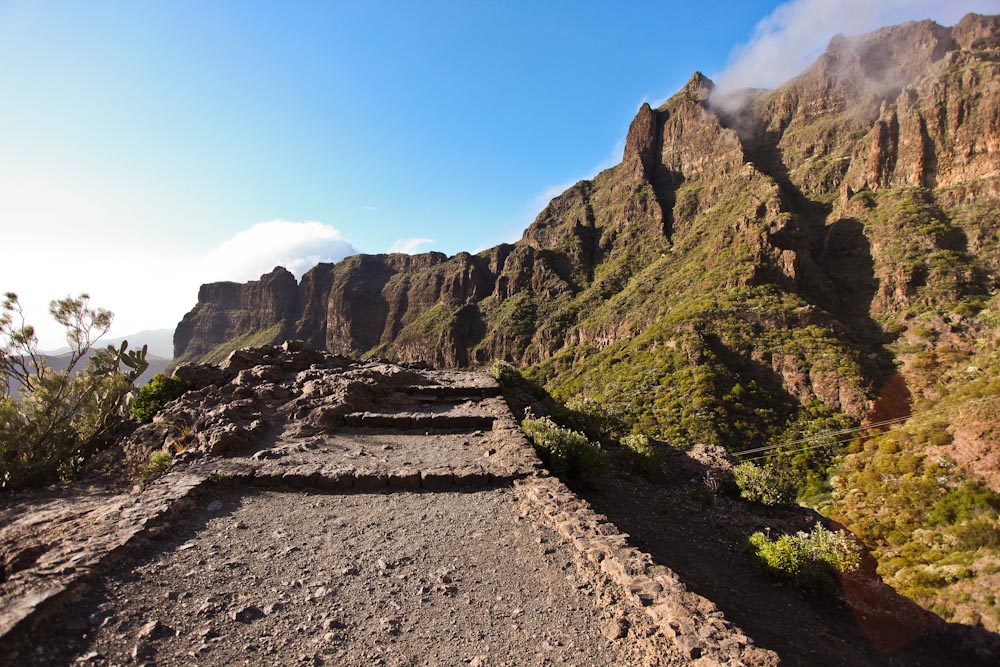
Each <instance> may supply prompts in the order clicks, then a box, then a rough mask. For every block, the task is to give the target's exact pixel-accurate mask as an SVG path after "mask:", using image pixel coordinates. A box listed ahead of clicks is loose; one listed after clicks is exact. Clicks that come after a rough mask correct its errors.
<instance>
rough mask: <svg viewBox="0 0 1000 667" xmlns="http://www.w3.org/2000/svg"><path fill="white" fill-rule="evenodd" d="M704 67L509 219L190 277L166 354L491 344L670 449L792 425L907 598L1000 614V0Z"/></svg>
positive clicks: (451, 363)
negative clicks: (615, 145)
mask: <svg viewBox="0 0 1000 667" xmlns="http://www.w3.org/2000/svg"><path fill="white" fill-rule="evenodd" d="M713 89H714V86H713V83H712V82H711V81H710V80H708V79H707V78H706V77H704V76H702V75H701V74H698V73H696V74H695V75H694V76H693V77H692V78H691V80H690V81H689V82H688V83H687V85H686V86H685V87H684V88H683V89H682V90H680V91H679V92H678V93H677V94H675V95H674V96H673V97H671V98H670V99H669V100H668V101H667V102H666V103H665V104H663V105H662V106H660V107H659V108H656V109H654V108H652V107H650V105H648V104H644V105H643V106H642V108H641V109H639V111H638V114H637V115H636V117H635V119H634V120H633V122H632V124H631V127H630V128H629V132H628V136H627V140H626V145H625V150H624V154H623V157H622V162H621V163H620V164H619V165H617V166H615V167H612V168H610V169H607V170H605V171H603V172H601V173H600V174H598V175H597V176H595V177H594V178H593V179H590V180H585V181H581V182H579V183H577V184H575V185H574V186H572V187H571V188H569V189H568V190H567V191H566V192H564V193H563V194H561V195H559V196H558V197H556V198H554V199H553V200H552V201H551V202H550V203H549V205H548V206H547V207H546V208H545V210H543V211H542V212H541V214H539V216H538V217H537V218H536V219H535V221H534V222H533V223H532V224H531V225H530V226H529V227H528V229H527V230H526V231H525V232H524V235H523V237H522V239H521V240H520V241H519V242H517V243H515V244H503V245H499V246H497V247H495V248H492V249H489V250H486V251H483V252H480V253H478V254H476V255H472V254H469V253H459V254H458V255H455V256H454V257H447V256H445V255H443V254H440V253H427V254H423V255H414V256H407V255H357V256H353V257H348V258H347V259H344V260H343V261H341V262H339V263H337V264H336V265H333V264H320V265H318V266H317V267H315V268H314V269H312V270H311V271H309V272H307V273H306V274H305V275H304V276H303V277H302V280H301V282H299V283H297V282H296V280H295V278H294V277H293V276H292V274H291V273H289V272H288V271H286V270H284V269H282V268H280V267H279V268H276V269H275V270H274V271H273V272H271V273H269V274H267V275H265V276H262V277H261V279H260V280H259V281H253V282H250V283H247V284H245V285H239V284H236V283H214V284H209V285H203V286H202V287H201V290H200V291H199V295H198V303H197V305H196V306H195V307H194V308H193V309H192V310H191V311H190V312H189V313H188V314H187V315H186V316H185V317H184V319H183V320H182V321H181V322H180V323H179V324H178V326H177V330H176V333H175V337H174V340H175V350H174V357H175V359H174V361H175V362H181V361H199V360H208V361H220V360H221V359H222V358H224V357H225V356H226V354H227V353H228V352H230V351H231V350H233V349H236V348H239V347H244V346H249V345H260V344H265V343H274V342H280V341H281V340H283V339H289V338H299V339H302V340H305V341H306V342H307V344H309V345H311V346H314V347H317V348H324V349H327V350H329V351H331V352H339V353H351V354H357V355H366V356H378V357H387V358H391V359H397V360H403V361H411V360H426V361H429V362H431V363H433V364H435V365H438V366H442V367H461V366H478V365H482V364H485V363H487V362H489V361H490V360H491V359H494V358H500V359H506V360H509V361H512V362H515V363H517V364H520V365H521V366H523V367H525V368H526V374H527V375H529V377H531V378H533V379H535V380H537V381H538V382H540V383H542V384H544V385H545V387H546V388H547V389H548V390H549V391H550V392H551V393H552V394H553V395H554V396H556V397H557V398H561V399H567V398H570V397H573V396H576V395H580V394H582V395H584V396H586V397H588V398H593V399H595V400H597V401H599V402H600V403H602V404H604V405H607V406H610V407H613V408H616V409H618V410H620V411H621V412H623V413H624V414H625V415H626V417H627V419H628V422H629V423H630V425H631V427H632V428H633V430H635V431H636V432H643V433H645V434H647V435H649V436H651V437H655V438H658V439H660V440H661V441H663V442H667V443H670V444H672V445H675V446H678V447H686V446H689V445H690V444H692V443H708V444H719V445H723V446H725V447H727V448H729V449H730V450H731V451H733V452H742V451H744V450H749V449H753V448H756V447H766V446H771V445H780V444H781V443H803V442H804V443H806V446H807V447H806V448H803V449H793V450H791V453H789V454H782V455H780V456H774V457H772V458H771V459H770V462H771V463H773V464H774V465H778V466H782V467H783V469H784V470H786V471H788V472H789V474H790V475H791V477H792V478H793V479H794V480H795V482H796V484H797V485H798V491H799V494H800V498H802V499H804V501H805V502H809V503H811V504H812V505H814V506H816V507H819V508H821V509H822V511H824V512H825V513H827V514H828V515H829V516H832V517H834V518H836V519H837V520H839V521H841V522H843V523H844V524H846V525H847V526H848V527H849V528H851V529H852V530H853V531H855V532H856V533H857V534H858V535H859V536H861V537H862V538H863V539H864V540H865V541H866V542H867V543H868V544H869V546H872V547H873V548H874V549H875V551H876V554H877V555H878V557H879V560H880V572H882V573H883V574H884V575H885V576H886V579H887V581H889V582H890V583H892V584H893V585H894V586H897V587H899V588H900V590H902V591H904V592H905V593H906V594H908V595H911V596H912V597H913V598H914V599H916V600H917V601H919V602H921V604H924V605H925V606H927V607H928V608H933V609H934V610H935V611H937V612H938V613H941V614H942V615H944V616H945V617H946V618H949V619H951V618H954V619H956V620H959V621H962V622H968V623H982V624H984V625H985V626H986V627H987V628H988V629H990V630H993V631H996V630H998V629H1000V602H998V600H997V599H996V597H995V595H994V594H993V593H994V592H995V590H996V587H995V585H989V583H988V581H987V580H986V579H984V580H983V581H987V583H986V584H984V585H982V586H974V585H971V583H970V578H972V579H973V580H974V577H975V576H978V575H976V573H978V572H982V573H983V575H982V576H984V577H986V576H987V573H988V572H990V571H991V570H990V569H989V568H991V567H992V568H993V569H994V570H995V566H991V565H989V562H992V561H990V559H996V560H997V561H998V562H1000V532H998V530H997V528H996V525H997V523H996V521H997V519H996V516H995V515H996V510H995V508H996V507H1000V496H997V495H996V493H994V492H996V491H1000V436H998V434H1000V386H998V383H997V379H996V378H998V377H1000V219H998V215H997V211H998V209H1000V17H996V16H978V15H968V16H966V17H965V18H963V19H962V21H961V22H960V23H959V24H957V25H956V26H954V27H952V28H948V27H943V26H940V25H937V24H936V23H934V22H932V21H919V22H911V23H906V24H903V25H899V26H894V27H889V28H884V29H882V30H878V31H876V32H874V33H871V34H867V35H861V36H855V37H843V36H838V37H836V38H834V39H833V40H831V42H830V44H829V46H828V47H827V49H826V51H825V52H824V53H823V54H822V55H821V56H820V57H819V58H818V60H817V61H816V62H815V63H814V64H813V65H812V66H811V67H810V68H809V69H808V70H806V71H805V72H804V73H802V74H801V75H800V76H798V77H796V78H794V79H792V80H791V81H789V82H787V83H786V84H784V85H783V86H781V87H780V88H778V89H776V90H766V91H764V90H754V91H747V92H746V93H745V94H744V95H743V96H742V100H743V106H741V107H740V108H738V109H734V108H732V107H731V106H730V105H729V104H728V103H727V104H726V105H724V106H722V105H717V104H716V103H715V98H714V96H713V92H714V91H713ZM731 99H732V98H727V102H728V101H731ZM911 412H912V413H913V418H912V419H906V418H907V416H909V415H910V414H911ZM892 419H896V420H898V421H897V422H894V423H896V424H897V426H896V427H894V428H893V429H892V430H890V431H887V432H886V433H885V435H878V436H877V437H873V436H871V434H869V435H868V436H865V435H864V433H857V432H855V431H844V432H848V433H856V438H855V439H854V441H853V442H850V440H851V436H848V437H847V438H841V439H840V440H836V441H834V440H833V439H829V441H830V442H832V443H833V444H823V442H824V441H823V440H822V439H821V438H820V436H821V435H822V434H823V433H829V432H831V431H836V429H837V426H838V425H840V428H841V429H842V428H844V426H845V425H849V426H857V425H859V424H866V423H869V424H870V423H873V422H878V423H881V422H886V421H888V420H892ZM888 425H889V424H886V426H887V427H888ZM874 433H876V434H877V433H879V431H875V432H874ZM817 442H818V443H819V444H816V443H817ZM835 445H836V446H835ZM986 487H989V488H991V489H992V490H993V491H992V492H991V491H989V490H988V489H987V488H986ZM991 494H992V495H991ZM991 507H992V508H994V509H989V508H991ZM956 508H962V509H961V510H959V509H956ZM990 512H993V514H991V513H990ZM991 522H992V523H991ZM977 549H982V551H977ZM948 568H952V570H949V569H948ZM955 568H958V569H955ZM958 570H961V573H959V574H954V572H958ZM953 571H954V572H953ZM990 576H992V575H990ZM995 582H996V579H994V583H995ZM991 591H992V592H991Z"/></svg>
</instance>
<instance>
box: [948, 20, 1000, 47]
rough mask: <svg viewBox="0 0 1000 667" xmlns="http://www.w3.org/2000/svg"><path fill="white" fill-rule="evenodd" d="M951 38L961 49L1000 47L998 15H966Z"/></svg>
mask: <svg viewBox="0 0 1000 667" xmlns="http://www.w3.org/2000/svg"><path fill="white" fill-rule="evenodd" d="M951 36H952V37H953V38H954V40H955V42H956V44H958V46H959V48H962V49H990V48H996V47H998V46H1000V15H998V16H983V15H982V14H966V15H965V16H964V17H962V20H961V21H959V22H958V23H957V24H956V25H955V27H954V28H952V29H951Z"/></svg>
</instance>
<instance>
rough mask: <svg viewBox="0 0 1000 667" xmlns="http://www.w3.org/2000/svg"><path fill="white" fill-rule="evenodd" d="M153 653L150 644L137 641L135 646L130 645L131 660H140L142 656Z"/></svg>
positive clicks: (146, 656) (145, 656)
mask: <svg viewBox="0 0 1000 667" xmlns="http://www.w3.org/2000/svg"><path fill="white" fill-rule="evenodd" d="M153 653H154V651H153V647H152V646H150V645H149V644H146V643H142V642H140V643H138V644H136V645H135V646H133V647H132V653H131V655H132V659H133V660H135V661H139V660H142V659H144V658H148V657H150V656H151V655H153Z"/></svg>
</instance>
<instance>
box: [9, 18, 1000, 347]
mask: <svg viewBox="0 0 1000 667" xmlns="http://www.w3.org/2000/svg"><path fill="white" fill-rule="evenodd" d="M621 4H624V3H609V2H537V1H536V2H524V3H518V2H496V3H494V2H420V3H402V2H359V3H354V2H351V3H348V2H324V3H315V4H309V3H248V2H233V3H226V2H193V3H185V2H159V3H153V2H114V3H107V2H89V3H82V2H66V3H58V2H44V1H40V0H31V1H28V2H21V1H18V0H14V1H9V0H8V1H4V0H0V90H2V91H3V92H2V94H0V226H2V230H3V236H4V239H5V243H4V245H5V246H6V247H7V248H15V249H16V250H14V251H13V252H14V253H15V255H16V256H15V257H13V258H11V259H10V261H5V262H4V263H3V264H2V265H0V290H3V291H7V290H14V291H17V292H18V293H19V294H21V295H22V299H23V300H24V301H25V304H26V305H27V306H28V307H29V310H30V311H31V313H32V315H33V318H32V319H33V320H35V321H36V322H37V323H38V324H43V322H42V321H41V320H42V319H43V315H42V313H44V309H45V304H46V303H47V301H48V299H51V298H55V297H58V296H62V295H63V294H65V293H67V292H72V293H76V292H79V291H84V290H86V291H90V292H91V294H92V296H93V297H94V300H95V301H96V302H98V303H101V304H102V305H106V306H108V307H110V308H111V309H112V310H114V311H115V312H116V314H117V316H118V318H117V322H118V326H117V327H116V332H117V333H119V334H126V333H129V331H132V330H137V329H142V328H154V327H169V326H173V324H175V323H176V321H177V320H178V319H179V317H180V315H182V314H183V312H184V311H186V310H187V309H189V308H190V307H191V306H192V305H193V304H194V300H195V297H196V293H197V292H196V290H197V284H198V283H199V282H202V281H205V280H215V279H237V280H242V279H246V278H248V277H251V275H256V273H257V272H258V271H259V270H265V269H260V268H259V267H260V266H266V265H267V263H268V262H269V261H271V260H272V259H274V257H278V258H279V259H281V258H283V257H284V258H285V260H283V261H289V262H297V264H296V265H297V266H298V267H300V268H306V267H307V266H308V263H309V261H310V258H312V259H313V260H318V259H331V258H336V256H339V255H342V254H343V253H344V252H348V251H350V250H352V249H357V250H360V251H363V252H386V251H387V250H389V249H390V248H393V247H395V248H397V249H407V250H413V249H416V248H419V249H420V250H431V249H433V250H440V251H442V252H445V253H448V254H453V253H455V252H458V251H460V250H478V249H483V248H486V247H489V246H492V245H494V244H496V243H499V242H502V241H511V240H514V239H516V238H518V237H519V236H520V233H521V231H522V230H523V228H524V227H525V226H526V225H527V224H529V223H530V222H531V220H532V219H533V217H534V216H535V215H536V214H537V213H538V212H539V210H540V209H541V208H542V206H543V205H544V203H545V201H547V199H548V197H551V196H552V195H553V194H556V193H557V192H558V191H559V190H561V189H562V188H563V187H565V186H568V185H569V184H571V183H573V182H574V181H576V180H578V179H580V178H584V177H587V176H590V175H592V174H593V173H595V172H596V171H597V170H598V169H599V168H603V167H607V166H611V165H612V164H614V163H616V162H617V161H618V160H619V159H620V152H621V148H622V144H621V142H622V140H623V139H624V136H625V132H626V131H627V128H628V124H629V122H630V121H631V119H632V116H633V115H634V113H635V111H636V108H637V107H638V105H639V104H640V103H641V102H642V101H644V100H654V101H655V100H660V99H663V98H665V97H667V96H668V95H670V94H671V93H673V92H674V91H676V89H677V88H679V87H680V86H681V85H683V83H684V82H685V81H686V80H687V79H688V77H689V76H690V75H691V74H692V72H694V71H695V70H701V71H703V72H705V73H706V74H708V75H709V76H713V75H718V74H721V73H722V72H723V71H724V70H726V68H727V66H728V65H731V64H732V63H733V61H734V59H735V60H738V58H739V53H740V49H742V50H743V51H742V52H743V53H744V54H745V53H746V52H747V51H748V49H750V48H751V47H753V46H754V44H755V43H756V42H760V41H761V40H762V39H768V38H773V39H778V40H780V39H782V38H783V36H784V35H786V34H791V33H792V30H791V29H790V28H789V25H785V24H789V23H794V26H792V27H795V28H796V29H797V30H798V33H797V34H800V35H801V34H805V35H807V36H808V37H809V39H807V40H806V41H807V42H809V43H808V44H806V45H805V46H803V45H802V44H800V43H799V42H801V41H802V40H801V39H799V40H798V42H797V43H796V47H795V48H796V49H797V51H796V53H791V54H789V57H788V58H783V60H787V61H793V60H794V59H795V58H798V57H802V58H805V57H806V56H809V57H811V56H814V55H815V51H816V50H818V49H821V48H822V47H823V46H824V45H825V43H826V41H827V40H828V39H829V35H830V34H833V33H832V32H830V31H831V30H833V29H836V28H844V31H845V32H852V31H858V30H866V29H870V28H872V27H876V26H877V25H883V24H885V23H890V22H895V21H897V20H903V19H906V18H915V17H921V16H934V17H935V18H938V19H939V20H942V21H943V22H954V20H956V19H957V17H960V16H961V14H962V13H964V12H965V11H966V10H967V9H978V10H979V11H994V12H997V11H1000V1H997V0H983V1H978V2H977V1H974V0H969V1H968V2H964V1H962V0H955V1H953V2H930V1H929V0H927V1H924V0H911V1H909V2H902V1H901V0H886V1H885V2H883V3H881V4H879V3H875V4H876V5H877V6H876V7H875V8H874V9H871V8H867V9H858V11H851V9H852V8H851V7H847V8H846V10H845V12H844V13H845V14H846V16H844V17H841V18H837V19H836V20H830V19H829V17H825V18H824V15H823V11H822V10H823V8H824V7H826V8H828V7H830V6H838V7H842V6H844V5H845V4H846V5H852V6H853V5H857V8H864V7H867V5H869V4H870V3H858V2H854V1H853V0H850V1H848V2H846V3H845V2H840V3H833V2H829V1H825V0H793V2H790V3H786V4H785V5H779V3H777V2H773V1H768V2H765V1H761V0H747V1H743V2H713V1H711V0H706V1H703V2H697V3H693V2H641V3H640V2H637V3H629V4H628V6H627V7H623V6H619V5H621ZM796 12H798V13H797V14H796ZM838 15H839V12H838ZM768 21H770V23H768ZM783 21H784V24H783V23H782V22H783ZM810 21H813V22H817V21H819V22H820V23H817V25H815V26H814V27H813V26H810V23H809V22H810ZM841 24H843V25H841ZM852 29H855V30H852ZM813 33H815V41H814V43H813V41H812V35H813ZM810 51H811V52H810ZM800 52H801V53H800ZM787 64H788V63H787V62H786V63H783V64H782V65H783V66H784V65H787ZM757 69H759V70H761V76H762V77H764V78H766V76H767V75H770V76H774V75H775V73H776V72H777V71H778V69H780V68H778V67H777V66H776V65H775V66H771V65H768V64H767V63H763V64H762V65H761V67H759V68H757ZM782 75H783V73H782ZM762 80H763V79H762ZM268 221H287V222H284V223H276V224H271V225H264V226H260V225H259V223H265V222H268ZM306 221H313V223H314V224H312V225H306V226H302V225H293V224H291V223H303V222H306ZM255 226H256V227H255ZM420 240H425V242H423V243H419V242H418V241H420ZM282 253H284V254H282ZM40 256H44V257H45V258H46V259H45V260H43V261H39V257H40ZM251 260H252V261H251ZM267 268H270V267H269V266H267ZM43 333H44V335H45V339H44V340H43V343H44V342H47V343H49V344H51V341H52V332H51V330H49V329H43ZM56 342H58V341H56Z"/></svg>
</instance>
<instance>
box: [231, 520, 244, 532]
mask: <svg viewBox="0 0 1000 667" xmlns="http://www.w3.org/2000/svg"><path fill="white" fill-rule="evenodd" d="M246 527H247V525H246V523H244V522H242V521H237V522H236V523H234V524H233V528H235V529H236V530H246Z"/></svg>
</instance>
